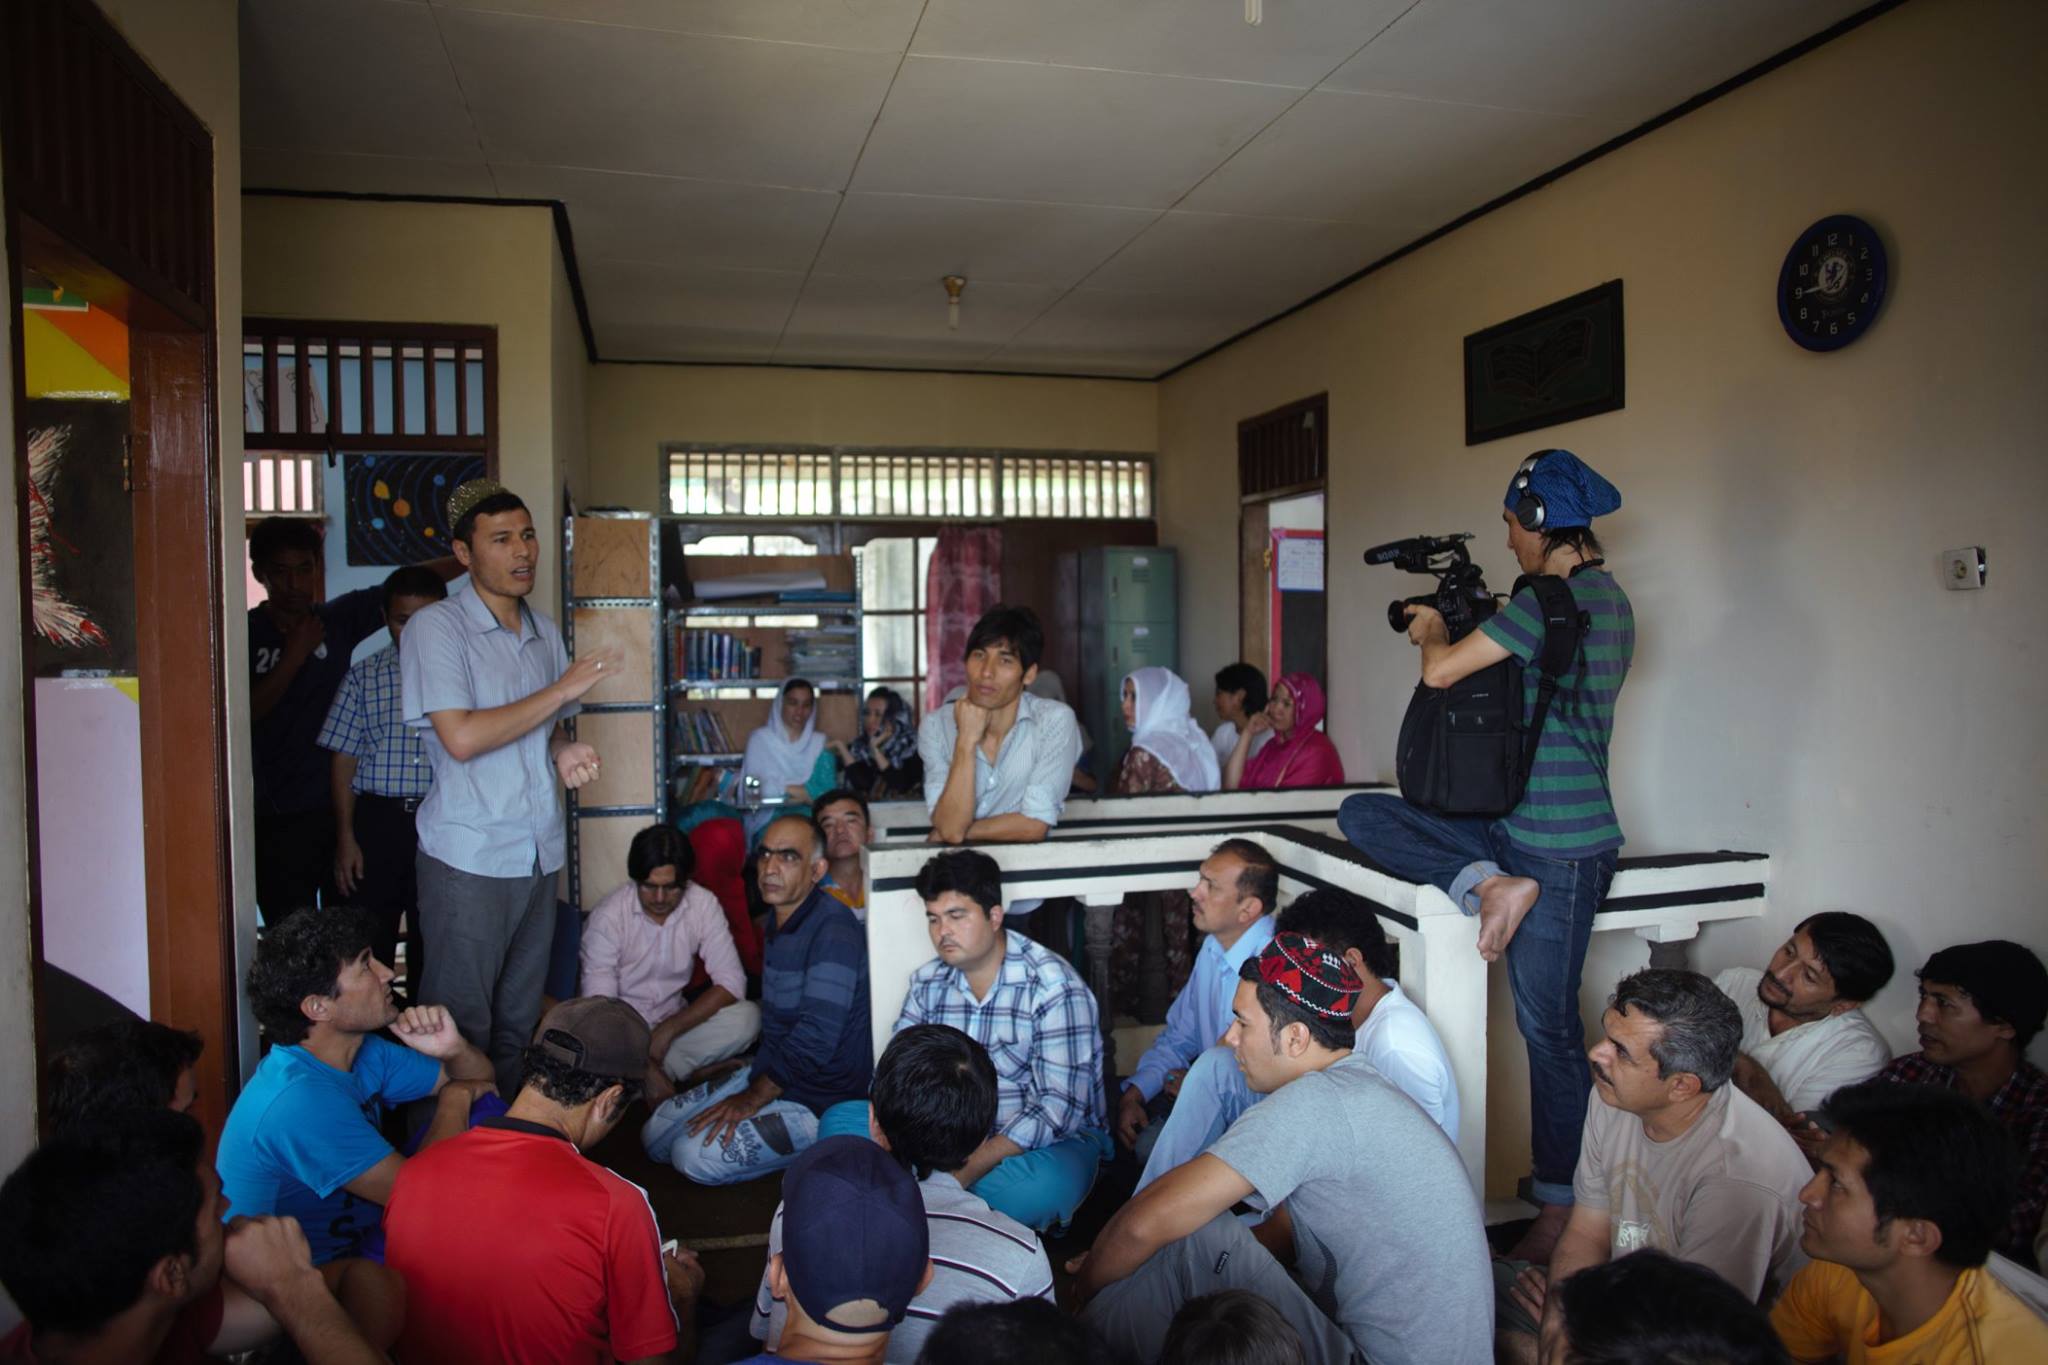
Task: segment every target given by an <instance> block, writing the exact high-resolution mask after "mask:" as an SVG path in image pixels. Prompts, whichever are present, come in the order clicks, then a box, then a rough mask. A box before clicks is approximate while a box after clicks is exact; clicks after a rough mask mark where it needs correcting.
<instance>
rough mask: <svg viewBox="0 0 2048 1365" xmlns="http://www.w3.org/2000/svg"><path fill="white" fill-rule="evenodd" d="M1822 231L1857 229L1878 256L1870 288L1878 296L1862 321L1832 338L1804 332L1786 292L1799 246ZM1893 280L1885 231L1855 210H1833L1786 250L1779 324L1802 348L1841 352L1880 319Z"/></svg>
mask: <svg viewBox="0 0 2048 1365" xmlns="http://www.w3.org/2000/svg"><path fill="white" fill-rule="evenodd" d="M1823 232H1855V233H1858V234H1862V235H1865V236H1867V237H1868V238H1869V240H1870V242H1871V244H1872V246H1874V247H1875V248H1876V259H1875V261H1874V262H1873V263H1872V269H1873V271H1874V273H1875V276H1876V278H1875V280H1874V281H1873V282H1872V288H1871V293H1872V294H1873V295H1875V297H1874V298H1872V300H1871V302H1870V307H1869V311H1868V312H1866V313H1865V314H1864V317H1863V321H1861V322H1859V323H1856V324H1854V325H1853V327H1851V328H1850V330H1848V331H1845V332H1842V333H1840V334H1839V335H1836V336H1831V337H1809V336H1803V335H1801V334H1800V331H1799V328H1798V326H1797V325H1796V324H1795V323H1794V322H1793V320H1792V304H1791V301H1790V300H1789V299H1788V298H1787V297H1786V292H1787V289H1788V288H1789V286H1790V285H1791V283H1792V269H1793V267H1794V266H1795V265H1797V264H1798V260H1799V252H1800V249H1801V248H1802V247H1804V246H1806V245H1808V244H1809V243H1810V242H1812V240H1813V239H1814V237H1815V236H1817V235H1819V234H1820V233H1823ZM1890 283H1891V258H1890V256H1889V255H1888V254H1887V253H1886V251H1885V246H1884V236H1883V234H1882V233H1880V232H1878V230H1877V229H1876V228H1874V227H1872V226H1871V225H1870V223H1869V222H1868V221H1866V220H1865V219H1862V218H1859V217H1857V216H1856V215H1855V214H1853V213H1831V214H1829V215H1828V216H1827V217H1825V218H1822V219H1820V220H1819V221H1817V222H1815V223H1814V224H1812V225H1811V226H1810V227H1808V228H1807V229H1806V230H1805V231H1803V232H1801V233H1800V234H1799V235H1798V236H1797V237H1795V238H1793V239H1792V245H1791V246H1790V247H1789V248H1788V249H1787V250H1786V252H1785V260H1784V263H1783V264H1782V265H1780V266H1779V267H1778V324H1779V326H1781V327H1783V328H1784V329H1785V335H1786V336H1788V337H1790V338H1792V341H1793V343H1794V344H1795V345H1797V346H1799V347H1800V349H1802V350H1807V351H1839V350H1841V349H1842V348H1843V347H1844V346H1847V345H1848V344H1849V343H1850V342H1852V341H1855V340H1856V339H1857V338H1859V337H1861V336H1862V335H1863V334H1864V333H1865V332H1867V331H1869V330H1870V327H1871V324H1872V323H1874V322H1876V321H1877V315H1878V313H1879V311H1880V310H1882V309H1883V307H1884V300H1885V290H1886V287H1887V286H1888V285H1889V284H1890Z"/></svg>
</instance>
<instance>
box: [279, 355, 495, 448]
mask: <svg viewBox="0 0 2048 1365" xmlns="http://www.w3.org/2000/svg"><path fill="white" fill-rule="evenodd" d="M497 397H498V366H497V329H496V328H492V327H443V326H432V325H428V324H425V323H363V322H315V321H305V320H301V319H274V318H250V319H247V320H246V321H245V323H244V325H243V329H242V440H243V444H244V445H245V446H246V447H248V448H249V449H252V450H258V449H260V450H271V451H295V450H311V451H321V452H328V451H341V450H350V451H366V452H369V451H374V452H377V453H384V452H393V453H402V452H407V451H412V452H436V453H447V454H459V453H463V452H471V451H473V452H475V453H477V454H480V455H482V456H484V463H485V467H486V468H487V469H490V470H492V471H495V470H496V469H497V420H496V413H497Z"/></svg>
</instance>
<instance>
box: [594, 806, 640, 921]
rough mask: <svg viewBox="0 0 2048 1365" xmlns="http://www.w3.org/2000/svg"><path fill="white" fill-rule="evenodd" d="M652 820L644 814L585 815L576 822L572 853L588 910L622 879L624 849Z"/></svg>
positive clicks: (624, 857) (623, 875)
mask: <svg viewBox="0 0 2048 1365" xmlns="http://www.w3.org/2000/svg"><path fill="white" fill-rule="evenodd" d="M653 823H654V822H653V821H652V820H650V819H648V818H647V817H646V816H644V815H586V816H584V817H583V818H582V819H581V820H579V821H577V823H576V854H577V860H578V861H577V867H578V869H579V875H580V876H581V877H582V879H583V888H582V889H583V895H582V904H581V905H579V906H578V907H577V908H578V909H579V910H588V909H590V907H592V906H593V905H596V904H597V903H598V902H599V901H601V900H603V899H604V898H605V896H606V895H607V894H609V893H610V892H611V891H612V890H613V889H614V888H616V887H617V886H618V885H619V883H620V882H623V881H625V880H626V849H627V846H628V845H630V844H631V843H632V842H633V836H634V835H636V834H638V833H639V832H640V831H641V830H643V829H646V828H647V827H648V826H649V825H651V824H653Z"/></svg>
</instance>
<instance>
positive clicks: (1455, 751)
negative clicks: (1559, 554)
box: [1394, 574, 1592, 817]
mask: <svg viewBox="0 0 2048 1365" xmlns="http://www.w3.org/2000/svg"><path fill="white" fill-rule="evenodd" d="M1522 583H1527V584H1528V585H1529V586H1530V587H1531V588H1532V589H1534V590H1535V593H1536V604H1537V606H1538V608H1539V609H1540V610H1541V611H1542V613H1543V649H1542V651H1541V652H1540V653H1539V654H1538V655H1537V656H1536V670H1537V673H1538V674H1539V677H1538V680H1537V687H1536V709H1535V711H1534V713H1533V714H1532V715H1531V716H1530V717H1529V723H1528V724H1527V725H1526V726H1525V725H1523V723H1522V687H1523V681H1522V661H1521V660H1520V659H1517V658H1514V657H1513V656H1512V655H1511V656H1509V657H1508V658H1506V659H1503V660H1501V661H1500V662H1499V663H1497V664H1493V665H1491V666H1489V667H1487V668H1482V669H1480V670H1479V671H1478V672H1477V673H1473V674H1471V675H1470V676H1468V677H1464V678H1460V679H1459V680H1458V681H1457V682H1454V683H1452V684H1451V685H1450V686H1449V687H1431V686H1429V684H1427V683H1418V684H1416V687H1415V695H1414V696H1413V697H1411V698H1410V699H1409V701H1408V714H1407V715H1405V716H1403V717H1402V718H1401V738H1400V748H1399V750H1398V752H1397V753H1396V754H1395V758H1394V775H1395V778H1396V779H1397V780H1398V781H1399V782H1400V784H1401V795H1402V796H1404V797H1406V798H1407V799H1408V800H1409V801H1410V802H1411V803H1413V804H1414V805H1417V806H1420V807H1422V808H1423V809H1424V810H1432V811H1435V812H1437V813H1438V814H1440V815H1485V816H1496V817H1497V816H1502V815H1506V814H1507V813H1508V812H1509V811H1512V810H1513V809H1514V808H1515V807H1516V806H1518V805H1520V804H1521V802H1522V793H1523V792H1524V791H1526V790H1527V789H1528V786H1529V772H1530V770H1531V769H1532V768H1534V767H1535V766H1536V748H1537V744H1538V742H1539V741H1540V740H1541V738H1542V735H1543V722H1544V719H1545V718H1546V717H1547V716H1548V715H1549V714H1550V703H1551V700H1552V699H1553V698H1554V697H1556V695H1557V680H1558V679H1559V678H1560V677H1562V676H1563V675H1564V674H1565V673H1566V672H1567V671H1568V670H1569V669H1570V668H1571V666H1572V661H1573V660H1574V659H1575V658H1577V657H1578V653H1579V646H1580V644H1581V643H1582V642H1583V641H1584V640H1585V638H1586V631H1587V630H1588V629H1589V627H1590V626H1591V624H1592V618H1591V617H1590V616H1589V615H1588V614H1586V613H1584V612H1581V611H1580V610H1579V606H1578V603H1577V601H1576V600H1574V599H1573V597H1572V590H1571V587H1570V585H1569V584H1567V583H1566V582H1565V580H1564V579H1562V578H1559V577H1558V576H1557V575H1555V574H1536V575H1533V576H1529V577H1525V578H1523V579H1522V580H1521V581H1520V582H1518V583H1517V584H1516V585H1515V587H1516V590H1517V591H1519V590H1520V588H1521V585H1522Z"/></svg>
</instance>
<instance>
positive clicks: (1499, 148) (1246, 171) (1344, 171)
mask: <svg viewBox="0 0 2048 1365" xmlns="http://www.w3.org/2000/svg"><path fill="white" fill-rule="evenodd" d="M1607 136H1608V133H1607V132H1606V131H1605V130H1604V128H1603V127H1602V126H1600V125H1596V124H1592V123H1590V122H1589V121H1588V120H1585V119H1579V118H1566V117H1562V116H1558V115H1549V114H1526V113H1517V112H1513V111H1510V110H1502V109H1481V108H1475V107H1473V106H1471V105H1463V104H1438V103H1434V102H1431V101H1428V100H1413V99H1397V98H1390V97H1388V96H1384V95H1342V94H1331V93H1326V92H1324V91H1320V90H1318V91H1316V92H1314V93H1313V94H1311V95H1309V96H1308V98H1306V99H1304V100H1303V101H1302V102H1301V103H1300V104H1298V105H1296V106H1295V107H1294V108H1292V109H1290V110H1288V111H1287V113H1286V115H1285V116H1284V117H1282V118H1281V119H1280V120H1279V121H1278V122H1276V123H1275V124H1274V125H1273V126H1272V127H1271V128H1268V129H1267V130H1266V131H1265V132H1263V133H1261V134H1260V135H1259V137H1258V138H1257V139H1256V140H1255V141H1254V142H1253V143H1252V145H1251V146H1249V147H1247V148H1245V149H1244V151H1242V152H1240V153H1239V154H1238V155H1237V156H1235V157H1233V158H1231V160H1230V162H1229V164H1227V165H1225V166H1223V167H1222V168H1221V169H1219V170H1218V171H1217V172H1216V174H1215V175H1213V176H1211V177H1210V178H1209V179H1208V180H1207V181H1205V182H1204V183H1203V184H1202V186H1201V187H1200V188H1199V189H1197V190H1195V191H1194V193H1192V194H1190V195H1189V196H1188V197H1187V200H1186V201H1185V203H1184V204H1183V205H1182V207H1183V208H1189V209H1198V210H1202V211H1204V212H1213V213H1255V214H1256V213H1265V214H1270V213H1274V212H1277V211H1278V210H1279V209H1280V208H1282V207H1284V208H1285V209H1287V210H1288V212H1289V214H1290V215H1297V216H1300V217H1304V218H1327V219H1337V220H1342V221H1349V222H1360V223H1371V224H1375V225H1378V226H1381V227H1385V228H1390V229H1394V230H1396V231H1397V232H1405V233H1406V238H1404V240H1405V239H1408V238H1413V237H1416V236H1419V235H1421V234H1422V233H1423V232H1426V231H1428V230H1429V229H1431V228H1435V227H1439V226H1441V225H1442V224H1444V223H1447V222H1449V221H1450V220H1451V219H1453V218H1456V217H1457V216H1458V215H1459V214H1461V213H1464V212H1466V211H1467V210H1468V209H1472V208H1476V207H1478V206H1479V205H1480V204H1483V203H1485V202H1486V201H1487V200H1489V199H1492V198H1493V197H1494V196H1496V195H1499V194H1503V193H1505V192H1506V191H1508V190H1510V189H1513V188H1514V187H1515V186H1516V185H1519V184H1521V183H1522V182H1523V181H1526V180H1528V179H1530V178H1531V177H1533V176H1536V175H1538V174H1541V173H1542V172H1544V171H1547V170H1550V169H1552V168H1553V167H1556V166H1558V165H1560V164H1562V163H1563V162H1566V161H1569V160H1570V159H1571V158H1572V157H1574V156H1576V155H1577V154H1578V153H1580V152H1583V151H1585V150H1586V149H1587V148H1589V147H1593V146H1597V145H1598V144H1599V143H1600V142H1602V141H1603V140H1605V138H1606V137H1607Z"/></svg>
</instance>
